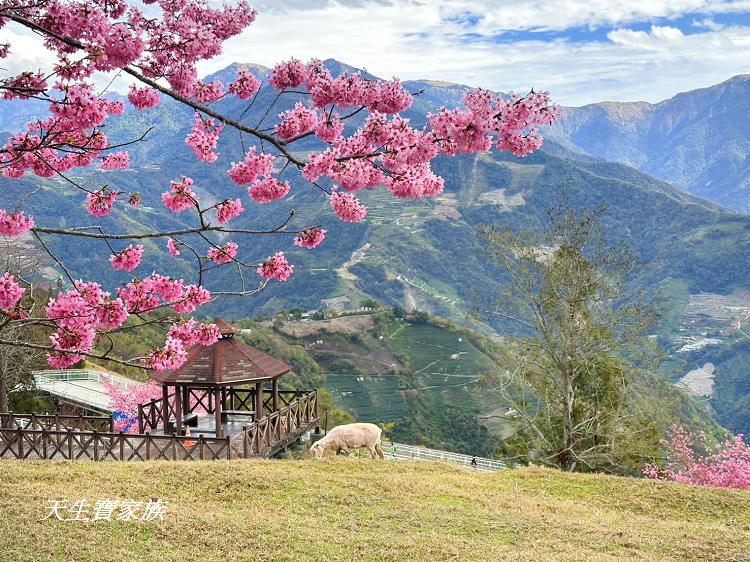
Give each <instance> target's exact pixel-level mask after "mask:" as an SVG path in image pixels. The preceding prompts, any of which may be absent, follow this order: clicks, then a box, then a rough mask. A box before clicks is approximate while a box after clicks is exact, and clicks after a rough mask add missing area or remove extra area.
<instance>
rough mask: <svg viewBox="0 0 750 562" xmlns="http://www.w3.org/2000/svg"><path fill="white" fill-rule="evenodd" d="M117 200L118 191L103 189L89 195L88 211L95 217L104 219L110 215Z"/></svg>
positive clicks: (87, 198) (87, 197)
mask: <svg viewBox="0 0 750 562" xmlns="http://www.w3.org/2000/svg"><path fill="white" fill-rule="evenodd" d="M115 199H117V192H116V191H107V190H105V189H101V190H99V191H97V192H95V193H89V194H88V195H87V196H86V209H87V210H88V212H89V213H90V214H92V215H93V216H95V217H104V216H106V215H108V214H109V211H110V210H111V209H112V205H114V204H115Z"/></svg>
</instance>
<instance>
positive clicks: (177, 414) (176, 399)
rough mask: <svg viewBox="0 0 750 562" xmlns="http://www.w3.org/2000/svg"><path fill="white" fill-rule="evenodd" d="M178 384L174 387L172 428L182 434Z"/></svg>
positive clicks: (180, 398)
mask: <svg viewBox="0 0 750 562" xmlns="http://www.w3.org/2000/svg"><path fill="white" fill-rule="evenodd" d="M182 390H183V389H182V388H180V387H179V385H175V387H174V418H175V420H174V429H175V431H176V432H177V435H181V434H182V392H181V391H182Z"/></svg>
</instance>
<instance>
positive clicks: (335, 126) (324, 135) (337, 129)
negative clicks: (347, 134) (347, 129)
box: [315, 115, 344, 142]
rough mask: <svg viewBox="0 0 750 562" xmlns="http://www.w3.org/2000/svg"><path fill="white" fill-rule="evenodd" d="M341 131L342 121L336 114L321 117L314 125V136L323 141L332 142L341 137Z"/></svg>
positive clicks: (342, 130)
mask: <svg viewBox="0 0 750 562" xmlns="http://www.w3.org/2000/svg"><path fill="white" fill-rule="evenodd" d="M343 132H344V122H343V121H341V119H339V118H338V116H337V115H336V116H333V117H331V118H324V119H321V120H320V121H319V122H318V124H317V126H316V127H315V136H317V137H318V138H319V139H320V140H322V141H325V142H334V141H335V140H337V139H339V137H341V133H343Z"/></svg>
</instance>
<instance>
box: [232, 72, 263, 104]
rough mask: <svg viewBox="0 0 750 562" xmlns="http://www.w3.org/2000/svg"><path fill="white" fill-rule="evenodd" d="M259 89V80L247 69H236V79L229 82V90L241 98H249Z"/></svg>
mask: <svg viewBox="0 0 750 562" xmlns="http://www.w3.org/2000/svg"><path fill="white" fill-rule="evenodd" d="M259 89H260V81H259V80H258V79H257V78H256V77H255V76H253V75H252V73H250V72H249V71H248V70H245V69H240V70H238V71H237V80H235V81H234V82H232V83H231V84H229V92H230V93H232V94H234V95H235V96H237V97H238V98H240V99H241V100H249V99H250V98H251V97H253V96H254V95H255V94H256V93H258V90H259Z"/></svg>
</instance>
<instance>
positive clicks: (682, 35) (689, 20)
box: [206, 0, 750, 105]
mask: <svg viewBox="0 0 750 562" xmlns="http://www.w3.org/2000/svg"><path fill="white" fill-rule="evenodd" d="M256 6H257V8H258V10H259V12H260V15H259V17H258V20H257V22H256V24H255V25H254V26H253V28H252V29H250V30H248V31H247V32H246V33H245V34H243V36H242V37H239V38H237V39H235V40H233V41H232V42H231V44H230V45H228V46H227V49H226V53H225V54H224V55H223V56H222V59H221V60H220V61H214V62H212V63H211V64H208V65H206V70H214V69H217V68H219V67H221V66H222V64H223V63H224V62H227V61H233V60H239V61H242V62H258V63H261V64H265V65H267V66H269V65H272V64H274V63H275V62H277V61H278V60H280V59H284V58H288V57H290V56H296V57H297V58H301V59H303V60H306V59H308V58H310V57H316V58H322V59H325V58H336V59H339V60H343V61H344V62H347V63H349V64H351V65H353V66H357V67H360V68H366V69H367V70H369V71H370V72H372V73H373V74H376V75H379V76H382V77H391V76H393V75H396V76H399V77H401V78H403V79H416V78H431V79H435V80H446V81H451V82H460V83H465V84H469V85H472V86H482V87H486V88H491V89H494V90H511V89H512V90H515V91H519V92H520V91H525V90H527V89H528V88H530V87H531V86H534V87H536V88H543V89H548V90H550V91H551V92H552V94H553V96H554V97H555V99H557V100H559V101H560V102H561V103H563V104H566V105H582V104H586V103H591V102H595V101H602V100H621V101H638V100H644V101H650V102H656V101H660V100H662V99H666V98H669V97H672V96H673V95H674V94H676V93H678V92H680V91H685V90H690V89H695V88H700V87H705V86H709V85H712V84H716V83H719V82H722V81H723V80H726V79H727V78H730V77H731V76H733V75H735V74H741V73H748V72H750V0H726V1H725V0H716V1H713V0H711V1H709V0H585V1H584V0H556V1H554V2H553V1H547V0H514V1H512V2H511V1H497V0H493V1H482V0H474V1H467V0H450V1H446V0H432V1H427V0H414V1H396V0H394V1H368V0H355V1H345V0H339V1H336V2H334V1H328V0H298V1H297V0H287V1H285V2H284V3H279V2H275V1H270V0H267V1H261V2H260V3H256Z"/></svg>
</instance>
